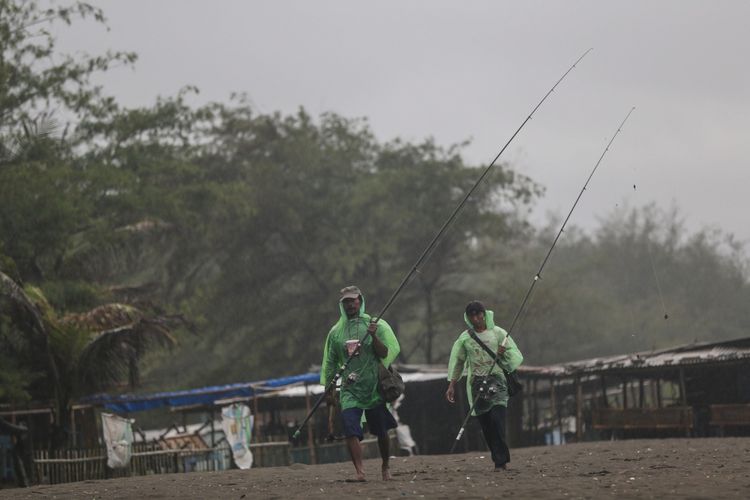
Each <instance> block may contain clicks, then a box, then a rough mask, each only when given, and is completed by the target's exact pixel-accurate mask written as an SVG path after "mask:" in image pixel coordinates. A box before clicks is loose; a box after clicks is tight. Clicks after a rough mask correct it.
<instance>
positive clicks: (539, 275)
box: [450, 107, 635, 453]
mask: <svg viewBox="0 0 750 500" xmlns="http://www.w3.org/2000/svg"><path fill="white" fill-rule="evenodd" d="M633 111H635V107H633V108H631V109H630V111H628V114H627V115H626V116H625V119H624V120H622V123H620V126H619V127H617V131H616V132H615V133H614V135H613V136H612V139H610V140H609V143H607V147H606V148H604V151H603V152H602V154H601V156H600V157H599V160H598V161H597V162H596V165H594V168H593V170H591V173H590V174H589V176H588V179H586V182H585V183H584V184H583V187H582V188H581V192H580V193H578V197H577V198H576V201H575V202H574V203H573V206H572V207H571V208H570V212H568V216H567V217H565V220H564V221H563V223H562V225H561V226H560V230H559V231H558V232H557V236H555V239H554V241H553V242H552V245H551V246H550V247H549V251H548V252H547V255H546V256H545V257H544V260H543V261H542V265H541V266H539V271H537V273H536V274H535V275H534V279H532V280H531V286H530V287H529V289H528V291H527V292H526V296H525V297H524V298H523V302H521V307H519V308H518V312H516V315H515V317H514V318H513V322H512V323H511V325H510V328H508V335H507V336H506V337H505V339H503V343H502V346H503V347H505V344H506V342H508V337H510V334H511V332H512V331H513V327H514V326H515V325H516V321H517V320H518V318H519V316H520V315H521V313H522V312H523V310H524V308H525V307H526V303H527V302H528V300H529V297H530V296H531V293H532V292H533V290H534V286H536V284H537V282H538V281H539V280H540V279H541V278H542V270H544V266H545V265H547V261H548V260H549V257H550V255H552V250H554V248H555V245H557V240H559V239H560V235H562V233H563V231H564V230H565V225H566V224H567V223H568V221H569V220H570V216H571V215H573V210H575V208H576V206H577V205H578V202H579V201H580V200H581V197H582V196H583V192H584V191H586V187H588V185H589V181H591V178H592V177H593V176H594V173H596V170H597V169H598V168H599V165H600V164H601V162H602V160H603V159H604V155H606V154H607V151H609V147H610V146H611V145H612V143H613V142H614V140H615V137H617V135H618V134H619V133H620V131H621V130H622V127H623V125H625V122H626V121H628V118H629V117H630V115H631V113H633ZM499 356H500V353H499V352H497V353H495V357H494V358H493V359H492V366H491V367H490V371H489V372H488V374H487V375H488V376H489V375H491V374H492V371H493V370H494V369H495V367H496V366H497V364H498V363H497V361H498V357H499ZM480 395H481V393H480V391H477V394H476V395H474V400H473V401H472V403H471V407H470V408H469V413H468V414H467V415H466V418H464V422H463V424H462V425H461V429H460V430H459V431H458V435H457V436H456V439H455V441H454V442H453V446H451V451H450V452H451V453H453V450H455V448H456V445H457V444H458V442H459V441H460V440H461V436H463V434H464V431H465V430H466V423H467V422H468V421H469V417H470V416H471V413H472V412H473V411H474V407H475V406H476V404H477V401H478V400H479V396H480Z"/></svg>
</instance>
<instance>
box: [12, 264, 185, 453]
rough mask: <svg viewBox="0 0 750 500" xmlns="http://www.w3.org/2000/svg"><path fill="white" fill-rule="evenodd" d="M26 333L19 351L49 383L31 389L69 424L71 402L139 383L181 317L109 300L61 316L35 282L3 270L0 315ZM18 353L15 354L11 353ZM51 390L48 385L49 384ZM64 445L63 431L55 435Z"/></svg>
mask: <svg viewBox="0 0 750 500" xmlns="http://www.w3.org/2000/svg"><path fill="white" fill-rule="evenodd" d="M2 313H5V314H6V315H7V316H8V317H9V318H10V325H11V328H14V329H15V330H16V331H17V332H20V333H21V334H23V335H24V336H23V337H22V338H23V342H16V343H15V344H16V345H15V346H10V349H11V350H13V349H15V351H16V354H17V355H18V356H20V357H21V358H22V359H25V360H27V362H28V363H30V364H32V365H33V366H34V367H36V368H37V369H39V370H43V378H44V380H45V382H46V383H43V384H40V385H38V387H36V390H34V389H33V388H32V389H31V390H30V392H31V397H32V398H34V399H37V400H45V399H50V398H51V399H52V400H53V401H54V405H55V408H54V410H55V415H56V424H57V426H58V428H60V429H67V428H68V424H69V415H70V407H71V404H72V402H73V401H74V400H75V399H76V398H78V397H81V396H83V395H86V394H91V393H92V392H97V391H104V390H108V389H111V388H112V387H116V386H119V385H121V384H122V382H123V381H127V383H128V385H129V386H130V387H131V388H134V387H136V386H137V384H138V383H139V362H140V361H141V360H142V358H143V356H144V355H145V354H146V353H147V352H149V351H150V350H151V349H153V348H164V347H168V348H171V347H173V346H174V345H175V344H176V340H175V338H174V337H173V335H172V333H171V330H172V328H173V327H174V326H175V325H177V324H179V323H182V324H184V323H185V322H184V320H183V318H182V317H180V316H167V315H154V316H149V315H147V314H146V313H144V312H143V311H141V310H140V309H138V308H136V307H134V306H131V305H127V304H118V303H113V304H105V305H102V306H99V307H96V308H94V309H93V310H91V311H89V312H86V313H81V314H67V315H62V316H60V315H58V314H57V313H56V312H55V310H54V309H53V308H52V306H51V305H50V304H49V302H47V300H46V298H45V297H44V294H43V293H42V292H41V290H39V289H38V288H35V287H32V286H26V287H21V286H20V285H19V284H18V283H16V282H15V281H14V280H13V279H11V278H10V277H9V276H7V275H6V274H4V273H2V272H0V314H2ZM10 354H13V353H10ZM49 384H52V385H51V386H52V389H53V390H52V394H50V393H49V391H48V390H46V389H44V388H43V387H46V388H48V387H50V385H49ZM56 441H57V443H56V445H57V446H60V445H64V444H65V441H66V440H65V439H64V436H61V437H60V438H58V439H56Z"/></svg>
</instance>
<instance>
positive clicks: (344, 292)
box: [339, 285, 362, 302]
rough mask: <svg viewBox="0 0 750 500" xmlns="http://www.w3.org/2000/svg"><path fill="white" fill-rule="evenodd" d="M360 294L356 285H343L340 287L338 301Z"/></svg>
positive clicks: (353, 297) (357, 296)
mask: <svg viewBox="0 0 750 500" xmlns="http://www.w3.org/2000/svg"><path fill="white" fill-rule="evenodd" d="M360 295H362V292H361V291H359V288H358V287H356V286H354V285H351V286H345V287H344V288H342V289H341V298H340V299H339V302H341V301H342V300H344V299H357V298H359V296H360Z"/></svg>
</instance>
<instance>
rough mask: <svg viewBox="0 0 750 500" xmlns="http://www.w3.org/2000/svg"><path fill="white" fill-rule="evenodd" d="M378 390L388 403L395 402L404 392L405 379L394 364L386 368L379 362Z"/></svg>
mask: <svg viewBox="0 0 750 500" xmlns="http://www.w3.org/2000/svg"><path fill="white" fill-rule="evenodd" d="M378 392H380V395H381V396H382V397H383V399H384V400H385V401H386V402H388V403H393V402H394V401H396V400H397V399H398V397H399V396H401V395H402V394H403V393H404V379H403V378H401V374H400V373H399V372H397V371H396V369H395V368H394V367H393V365H391V366H389V367H388V368H386V367H385V365H383V363H380V362H378Z"/></svg>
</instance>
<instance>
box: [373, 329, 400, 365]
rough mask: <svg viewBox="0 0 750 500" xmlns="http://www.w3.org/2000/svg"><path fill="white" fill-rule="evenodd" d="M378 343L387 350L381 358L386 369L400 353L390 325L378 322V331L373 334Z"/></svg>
mask: <svg viewBox="0 0 750 500" xmlns="http://www.w3.org/2000/svg"><path fill="white" fill-rule="evenodd" d="M375 335H377V336H378V338H379V339H380V341H381V342H382V343H383V344H384V345H385V346H386V347H387V348H388V354H387V355H386V356H385V357H384V358H383V366H385V367H386V368H388V367H389V366H391V363H393V361H394V360H395V359H396V357H397V356H398V353H400V352H401V345H400V344H399V343H398V339H397V338H396V334H394V333H393V329H392V328H391V325H389V324H388V323H386V322H385V321H383V320H378V329H377V331H376V332H375Z"/></svg>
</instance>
